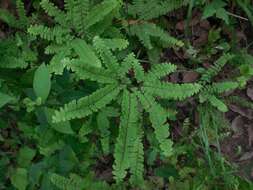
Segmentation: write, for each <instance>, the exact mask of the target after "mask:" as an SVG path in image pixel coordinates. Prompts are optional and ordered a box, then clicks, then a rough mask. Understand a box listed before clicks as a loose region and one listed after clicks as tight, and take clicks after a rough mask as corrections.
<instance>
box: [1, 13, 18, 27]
mask: <svg viewBox="0 0 253 190" xmlns="http://www.w3.org/2000/svg"><path fill="white" fill-rule="evenodd" d="M0 20H1V21H3V22H5V23H6V24H8V25H9V26H10V27H14V28H19V24H18V21H17V20H16V18H15V16H14V15H12V14H11V13H10V12H9V11H8V10H6V9H0Z"/></svg>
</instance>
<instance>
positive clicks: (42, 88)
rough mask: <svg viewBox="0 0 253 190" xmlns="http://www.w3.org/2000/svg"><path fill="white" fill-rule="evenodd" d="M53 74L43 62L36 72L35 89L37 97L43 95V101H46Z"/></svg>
mask: <svg viewBox="0 0 253 190" xmlns="http://www.w3.org/2000/svg"><path fill="white" fill-rule="evenodd" d="M50 78H51V76H50V73H49V71H48V68H47V67H46V66H45V65H44V64H42V65H41V66H40V67H39V68H38V69H37V70H36V71H35V74H34V79H33V89H34V92H35V94H36V96H37V97H41V98H42V101H46V99H47V97H48V95H49V92H50V89H51V80H50Z"/></svg>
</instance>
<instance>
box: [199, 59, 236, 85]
mask: <svg viewBox="0 0 253 190" xmlns="http://www.w3.org/2000/svg"><path fill="white" fill-rule="evenodd" d="M234 57H235V55H232V54H223V55H222V56H221V57H220V58H219V59H218V60H217V61H216V62H215V63H214V65H212V66H211V67H210V68H208V69H207V70H206V71H205V72H204V74H203V75H202V77H201V78H200V81H202V83H203V82H204V83H209V82H210V81H211V79H212V78H213V77H214V76H216V75H217V74H218V73H219V72H220V71H221V70H222V68H223V67H224V66H225V65H226V63H227V62H228V61H230V60H231V59H233V58H234Z"/></svg>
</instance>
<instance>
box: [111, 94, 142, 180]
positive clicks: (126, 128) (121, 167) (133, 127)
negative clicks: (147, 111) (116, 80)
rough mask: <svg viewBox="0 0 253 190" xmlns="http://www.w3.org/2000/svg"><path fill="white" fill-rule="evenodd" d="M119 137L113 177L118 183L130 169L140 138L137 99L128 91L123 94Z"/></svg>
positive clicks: (116, 145)
mask: <svg viewBox="0 0 253 190" xmlns="http://www.w3.org/2000/svg"><path fill="white" fill-rule="evenodd" d="M121 112H122V114H121V118H120V127H119V135H118V138H117V142H116V144H115V151H114V158H115V161H114V164H113V175H114V178H115V180H116V182H117V183H119V182H121V181H122V180H123V179H124V178H125V176H126V174H127V171H126V170H127V169H128V168H129V167H130V160H131V158H130V156H131V152H132V151H133V149H134V145H135V142H136V138H137V137H138V135H137V132H138V127H139V113H138V109H137V98H136V96H135V95H134V94H131V93H129V92H128V91H127V90H125V91H124V92H123V98H122V104H121Z"/></svg>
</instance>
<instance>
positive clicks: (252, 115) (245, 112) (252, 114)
mask: <svg viewBox="0 0 253 190" xmlns="http://www.w3.org/2000/svg"><path fill="white" fill-rule="evenodd" d="M229 108H230V109H231V110H232V111H233V112H236V113H239V114H240V115H241V116H243V117H246V118H248V119H250V120H251V119H253V110H251V109H247V108H241V107H239V106H236V105H229Z"/></svg>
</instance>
